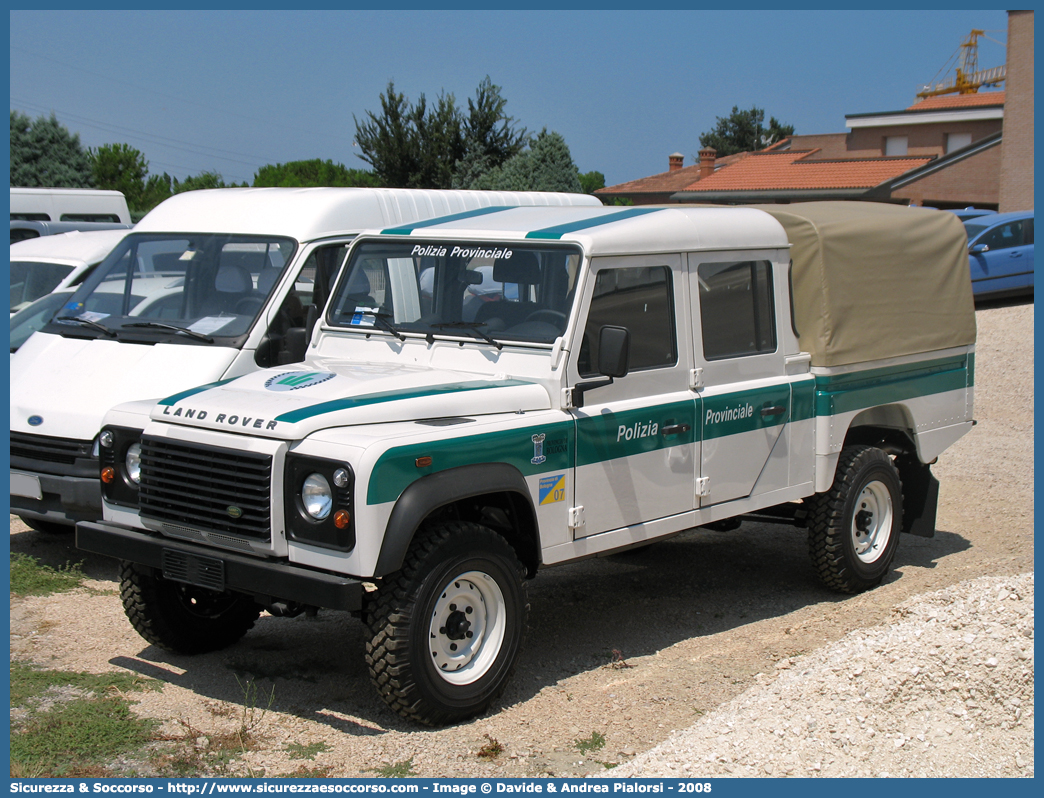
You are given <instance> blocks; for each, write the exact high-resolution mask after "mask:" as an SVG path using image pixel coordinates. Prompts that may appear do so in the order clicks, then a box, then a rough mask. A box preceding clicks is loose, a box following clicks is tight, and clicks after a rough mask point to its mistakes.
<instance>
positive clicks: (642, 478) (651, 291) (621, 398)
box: [569, 255, 698, 538]
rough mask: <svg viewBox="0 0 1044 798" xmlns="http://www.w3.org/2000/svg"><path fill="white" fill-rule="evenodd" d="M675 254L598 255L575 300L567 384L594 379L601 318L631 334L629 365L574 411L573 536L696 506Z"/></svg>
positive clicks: (687, 354)
mask: <svg viewBox="0 0 1044 798" xmlns="http://www.w3.org/2000/svg"><path fill="white" fill-rule="evenodd" d="M681 268H682V259H681V256H680V255H669V256H664V255H656V256H640V257H637V256H636V257H627V258H604V259H602V258H600V259H596V260H595V261H594V262H593V263H592V272H591V276H590V279H589V281H588V284H587V285H586V287H585V296H584V298H583V301H582V304H581V308H582V310H583V311H584V313H583V314H582V318H585V319H586V321H585V322H584V323H583V324H581V326H580V327H579V329H581V330H583V337H582V339H581V340H580V341H578V342H576V345H574V347H573V352H571V353H570V358H569V372H570V373H569V377H570V384H575V383H576V382H581V381H585V380H594V379H597V378H598V376H599V375H598V374H597V373H596V364H597V362H598V351H597V348H598V336H599V332H600V330H601V328H602V327H603V326H605V325H615V326H621V327H626V328H627V329H628V330H630V333H631V345H630V358H629V369H630V370H629V373H628V374H627V376H625V377H621V378H619V379H617V380H616V381H615V382H614V383H613V384H612V385H608V386H605V387H601V388H596V389H594V390H591V391H589V392H588V393H586V394H585V396H584V406H583V407H582V408H580V409H577V410H575V411H574V417H575V419H576V477H575V480H574V507H576V508H580V507H582V508H583V517H584V523H583V525H582V526H580V525H578V526H576V527H575V528H574V537H576V538H580V537H587V536H590V535H596V534H599V533H601V532H606V531H609V530H612V529H619V528H621V527H626V526H631V525H633V524H637V523H640V522H643V521H652V520H655V519H658V518H665V517H668V516H671V515H676V514H678V513H683V512H689V511H691V510H692V509H693V508H694V506H695V489H694V482H693V481H694V478H695V474H696V467H697V462H698V444H697V443H696V436H695V431H696V423H697V421H696V399H695V398H694V395H693V393H692V392H691V391H690V389H689V373H690V370H691V367H692V364H691V344H690V342H689V332H688V329H687V325H686V324H684V323H679V320H685V319H687V318H688V301H687V296H686V291H685V282H684V276H683V272H682V270H681Z"/></svg>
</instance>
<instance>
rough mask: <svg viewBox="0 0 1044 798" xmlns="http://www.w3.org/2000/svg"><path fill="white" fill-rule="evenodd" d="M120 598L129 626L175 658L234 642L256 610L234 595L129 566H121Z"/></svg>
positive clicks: (237, 594) (219, 647)
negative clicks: (173, 580)
mask: <svg viewBox="0 0 1044 798" xmlns="http://www.w3.org/2000/svg"><path fill="white" fill-rule="evenodd" d="M120 597H121V598H122V599H123V611H124V612H125V613H126V614H127V617H128V618H129V619H130V622H131V626H133V627H134V630H135V631H136V632H137V633H138V634H139V635H141V636H142V637H143V638H145V640H147V641H148V642H149V643H152V644H153V645H154V646H159V647H160V648H162V649H164V650H165V651H171V652H173V653H175V654H203V653H205V652H207V651H217V650H218V649H221V648H225V647H227V646H230V645H232V644H233V643H235V642H236V641H237V640H239V638H241V637H242V636H243V635H245V634H246V633H247V631H248V630H249V629H250V628H251V627H252V626H253V625H254V621H256V620H257V617H258V616H259V615H260V614H261V608H260V607H259V606H258V605H257V604H255V603H254V602H253V601H251V600H250V599H249V598H248V597H246V596H244V595H242V594H239V593H229V592H225V593H218V592H217V591H214V590H207V589H206V588H203V587H195V586H194V585H186V584H183V583H181V582H172V581H171V580H169V579H164V578H163V577H161V576H153V575H152V574H151V573H150V571H148V570H146V569H144V568H141V567H140V566H137V565H135V564H133V563H129V562H126V561H123V562H121V563H120Z"/></svg>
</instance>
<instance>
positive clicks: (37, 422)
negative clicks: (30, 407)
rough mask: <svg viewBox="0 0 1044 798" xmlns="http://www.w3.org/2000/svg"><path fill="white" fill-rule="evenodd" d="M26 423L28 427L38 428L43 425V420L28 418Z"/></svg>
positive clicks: (37, 417) (36, 417)
mask: <svg viewBox="0 0 1044 798" xmlns="http://www.w3.org/2000/svg"><path fill="white" fill-rule="evenodd" d="M28 421H29V426H30V427H39V426H40V425H41V424H43V419H42V418H41V417H40V416H29V419H28Z"/></svg>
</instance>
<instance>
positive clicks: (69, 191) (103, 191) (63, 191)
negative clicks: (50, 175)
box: [11, 186, 123, 199]
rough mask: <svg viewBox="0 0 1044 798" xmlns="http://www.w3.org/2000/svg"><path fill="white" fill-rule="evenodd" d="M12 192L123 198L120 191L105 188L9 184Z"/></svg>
mask: <svg viewBox="0 0 1044 798" xmlns="http://www.w3.org/2000/svg"><path fill="white" fill-rule="evenodd" d="M11 193H12V194H40V195H45V194H58V195H66V196H71V195H85V194H86V195H90V196H93V197H97V196H111V197H120V198H121V199H122V198H123V192H122V191H113V190H112V189H107V188H23V187H20V186H11Z"/></svg>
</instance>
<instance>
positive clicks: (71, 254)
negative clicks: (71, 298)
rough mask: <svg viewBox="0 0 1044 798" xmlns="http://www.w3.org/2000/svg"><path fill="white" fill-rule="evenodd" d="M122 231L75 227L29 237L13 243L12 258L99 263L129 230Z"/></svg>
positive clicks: (52, 261)
mask: <svg viewBox="0 0 1044 798" xmlns="http://www.w3.org/2000/svg"><path fill="white" fill-rule="evenodd" d="M132 232H134V231H133V230H132V229H130V228H127V229H123V230H91V231H89V232H83V231H78V230H74V231H72V232H69V233H59V234H58V235H53V236H40V237H38V238H28V239H26V240H25V241H19V242H17V243H15V244H11V260H32V261H47V262H50V263H57V262H65V263H73V264H78V263H97V262H98V261H100V260H101V259H102V258H104V257H105V256H106V255H108V254H109V253H110V252H112V250H113V249H114V248H115V246H116V245H117V244H118V243H119V242H120V241H121V240H123V237H124V236H126V235H127V234H128V233H132Z"/></svg>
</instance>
